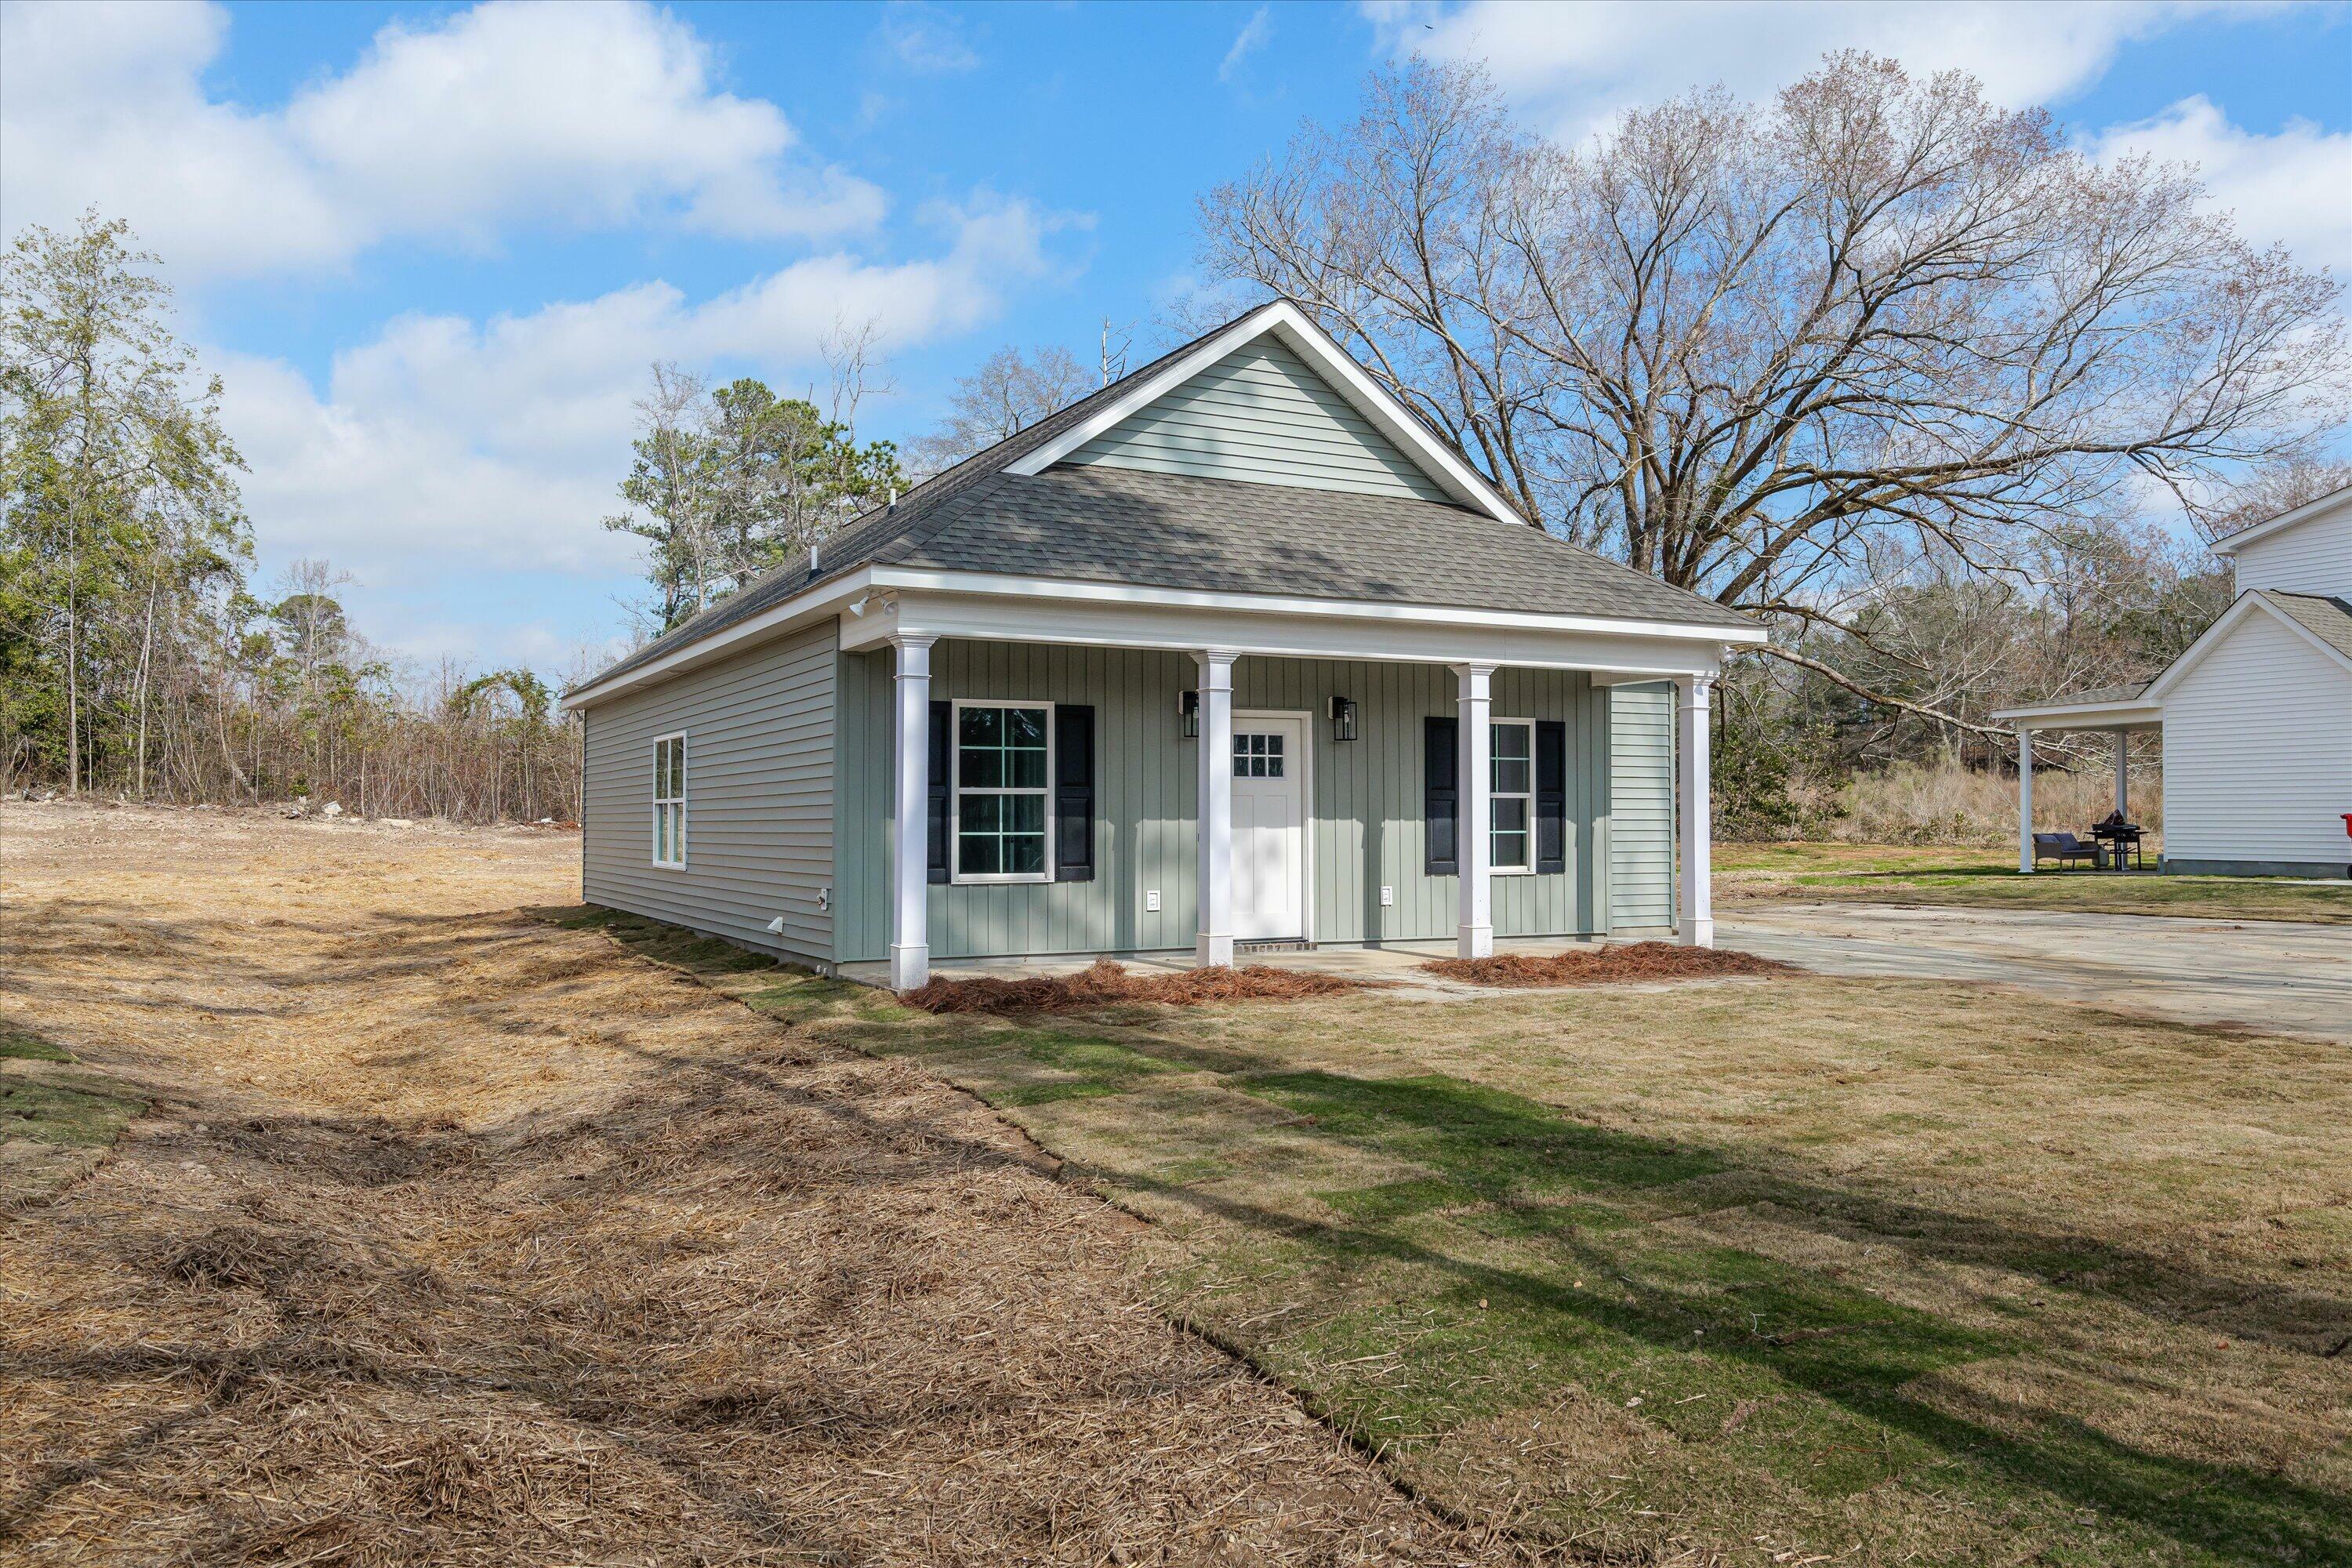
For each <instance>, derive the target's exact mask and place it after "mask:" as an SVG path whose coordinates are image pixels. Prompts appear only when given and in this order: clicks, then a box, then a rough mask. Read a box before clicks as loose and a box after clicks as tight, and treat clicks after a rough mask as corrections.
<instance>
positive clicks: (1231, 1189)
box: [596, 917, 2352, 1564]
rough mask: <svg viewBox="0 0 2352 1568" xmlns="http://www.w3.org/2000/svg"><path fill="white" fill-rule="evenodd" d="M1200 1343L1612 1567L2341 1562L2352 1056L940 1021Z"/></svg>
mask: <svg viewBox="0 0 2352 1568" xmlns="http://www.w3.org/2000/svg"><path fill="white" fill-rule="evenodd" d="M596 918H597V919H598V921H599V923H605V924H608V925H610V926H611V927H612V928H613V929H614V932H615V934H616V935H618V936H620V937H621V938H622V939H623V940H625V941H630V940H635V941H640V942H645V941H652V942H657V943H659V944H661V947H662V954H663V956H665V957H667V958H668V959H669V960H670V961H672V962H676V963H684V964H686V965H687V966H688V967H689V968H694V969H697V970H698V971H702V972H704V973H706V975H707V977H708V978H709V979H710V980H711V982H712V983H713V984H718V985H719V986H720V987H721V988H723V989H725V990H727V991H729V992H730V993H732V994H736V995H738V996H740V997H741V998H742V999H743V1000H744V1001H745V1002H746V1003H747V1004H748V1005H751V1006H752V1007H754V1008H756V1009H758V1010H760V1011H762V1012H765V1013H768V1014H771V1015H772V1016H777V1017H780V1018H782V1019H784V1020H786V1021H788V1022H791V1023H793V1025H794V1026H796V1027H798V1028H800V1029H802V1030H803V1031H805V1032H808V1033H810V1034H812V1035H816V1036H819V1037H825V1038H829V1039H833V1040H836V1041H839V1042H841V1043H845V1044H848V1045H851V1046H854V1047H857V1048H860V1049H863V1050H866V1051H870V1052H874V1053H877V1054H880V1055H885V1056H892V1057H901V1058H908V1059H910V1060H914V1061H919V1062H920V1063H922V1064H923V1065H924V1066H926V1067H927V1068H930V1069H931V1070H933V1071H936V1072H938V1073H940V1074H941V1075H942V1076H944V1077H946V1078H948V1079H951V1080H953V1081H955V1082H957V1083H959V1084H961V1085H964V1086H965V1087H967V1088H969V1089H971V1090H972V1091H973V1092H975V1093H977V1094H979V1095H981V1096H982V1098H984V1099H986V1100H989V1101H990V1102H991V1103H992V1104H993V1105H995V1106H997V1107H999V1108H1000V1109H1001V1110H1003V1113H1004V1114H1006V1115H1007V1116H1009V1117H1011V1118H1012V1119H1013V1120H1014V1121H1017V1122H1019V1123H1020V1125H1022V1126H1023V1127H1024V1128H1025V1129H1026V1130H1028V1131H1030V1132H1031V1134H1032V1135H1034V1137H1035V1138H1037V1139H1038V1140H1039V1142H1042V1143H1043V1144H1045V1146H1046V1147H1047V1148H1048V1149H1050V1150H1052V1151H1054V1152H1055V1153H1057V1154H1059V1155H1061V1156H1062V1157H1064V1158H1065V1159H1066V1161H1067V1162H1069V1163H1068V1165H1067V1166H1066V1179H1068V1180H1071V1181H1075V1182H1080V1183H1084V1184H1089V1185H1091V1186H1093V1187H1094V1188H1096V1189H1097V1190H1098V1191H1100V1192H1101V1193H1103V1194H1105V1195H1106V1196H1108V1197H1109V1198H1111V1199H1112V1200H1114V1201H1116V1202H1118V1203H1120V1204H1122V1205H1126V1206H1128V1207H1129V1208H1131V1209H1133V1210H1134V1211H1135V1212H1137V1213H1138V1214H1140V1215H1145V1216H1147V1217H1148V1218H1150V1219H1151V1220H1153V1221H1155V1222H1156V1223H1155V1225H1154V1226H1153V1227H1152V1229H1151V1231H1150V1234H1149V1237H1148V1239H1147V1240H1146V1242H1145V1244H1144V1247H1143V1254H1142V1255H1143V1258H1144V1259H1145V1264H1144V1266H1145V1267H1147V1268H1149V1270H1150V1279H1149V1284H1150V1289H1152V1291H1153V1292H1154V1294H1155V1295H1156V1296H1157V1298H1158V1299H1159V1300H1160V1302H1161V1303H1162V1304H1163V1306H1164V1308H1165V1310H1166V1311H1167V1312H1168V1313H1169V1315H1170V1316H1171V1318H1172V1319H1174V1320H1176V1321H1181V1322H1182V1323H1185V1324H1187V1325H1189V1326H1192V1327H1193V1328H1195V1329H1196V1330H1198V1331H1200V1332H1202V1333H1204V1334H1206V1335H1208V1336H1210V1337H1211V1338H1213V1339H1214V1340H1216V1341H1217V1342H1220V1343H1223V1344H1225V1345H1227V1346H1229V1347H1231V1348H1232V1349H1234V1351H1235V1352H1238V1353H1240V1354H1242V1355H1244V1356H1245V1357H1247V1358H1249V1359H1250V1360H1251V1361H1252V1362H1254V1363H1256V1364H1257V1365H1259V1366H1260V1367H1262V1368H1264V1369H1265V1371H1266V1372H1267V1373H1269V1374H1270V1375H1272V1376H1275V1377H1276V1378H1279V1379H1280V1380H1282V1381H1283V1382H1284V1383H1286V1384H1289V1385H1290V1386H1291V1387H1293V1388H1295V1389H1297V1390H1298V1391H1299V1393H1300V1394H1301V1395H1302V1396H1303V1397H1304V1398H1305V1400H1306V1401H1307V1404H1308V1405H1310V1406H1311V1407H1312V1408H1314V1409H1315V1410H1316V1411H1318V1413H1319V1414H1320V1415H1323V1416H1324V1418H1325V1419H1327V1420H1328V1422H1330V1424H1331V1425H1332V1426H1335V1427H1336V1428H1337V1429H1338V1430H1339V1431H1340V1432H1342V1433H1344V1434H1345V1435H1346V1436H1348V1437H1349V1439H1350V1440H1352V1441H1354V1442H1356V1443H1358V1444H1360V1445H1361V1446H1362V1447H1364V1448H1365V1449H1366V1450H1367V1451H1369V1452H1370V1453H1372V1454H1374V1455H1376V1456H1377V1457H1378V1458H1379V1459H1380V1461H1381V1463H1382V1464H1383V1465H1384V1466H1386V1467H1387V1468H1389V1469H1390V1470H1391V1473H1392V1474H1393V1475H1395V1476H1396V1477H1397V1478H1398V1479H1399V1480H1400V1481H1401V1482H1402V1484H1404V1485H1406V1486H1408V1487H1410V1488H1411V1489H1413V1490H1414V1491H1415V1492H1416V1493H1418V1494H1419V1495H1422V1496H1423V1497H1425V1498H1427V1499H1428V1500H1430V1502H1431V1503H1432V1504H1433V1506H1435V1507H1437V1508H1439V1509H1440V1510H1444V1511H1445V1512H1447V1513H1449V1514H1451V1515H1454V1516H1455V1517H1459V1518H1463V1519H1467V1520H1475V1521H1486V1522H1490V1523H1492V1524H1494V1525H1495V1526H1496V1528H1499V1529H1502V1530H1506V1531H1511V1532H1514V1533H1516V1534H1517V1535H1519V1536H1521V1537H1523V1538H1525V1539H1527V1540H1528V1541H1530V1542H1543V1543H1548V1544H1551V1545H1556V1546H1560V1547H1563V1548H1568V1549H1570V1551H1571V1554H1573V1555H1578V1556H1580V1557H1582V1556H1590V1557H1591V1559H1592V1560H1594V1561H1611V1562H1617V1561H1623V1562H1643V1563H1651V1562H1655V1563H1670V1562H1684V1561H1690V1562H1708V1563H1714V1562H1722V1563H1758V1564H1764V1563H1800V1562H1813V1561H1822V1560H1824V1559H1834V1560H1835V1561H1836V1562H1838V1563H1950V1564H1961V1563H1968V1564H1976V1563H2073V1564H2103V1563H2179V1564H2186V1563H2346V1562H2352V1400H2347V1391H2352V1150H2347V1141H2346V1135H2345V1133H2344V1131H2343V1129H2344V1128H2345V1127H2347V1125H2352V1057H2347V1054H2346V1053H2345V1052H2343V1051H2342V1050H2341V1049H2340V1048H2339V1047H2332V1046H2324V1045H2319V1044H2315V1043H2308V1042H2299V1041H2293V1040H2284V1039H2267V1038H2261V1037H2249V1036H2247V1035H2244V1034H2230V1033H2224V1032H2221V1031H2215V1030H2207V1029H2200V1028H2194V1027H2188V1026H2174V1025H2167V1024H2159V1023H2153V1022H2148V1023H2142V1022H2137V1021H2132V1020H2126V1019H2120V1018H2117V1017H2116V1016H2111V1015H2103V1014H2095V1013H2092V1012H2089V1011H2087V1010H2082V1009H2074V1008H2069V1007H2067V1006H2064V1005H2060V1004H2056V1003H2053V1002H2049V1001H2047V1000H2041V999H2032V998H2025V997H2019V996H2011V995H2007V994H2003V993H2000V992H1994V991H1985V990H1978V989H1972V988H1969V987H1966V986H1960V985H1923V984H1916V983H1903V984H1896V983H1892V982H1878V981H1868V980H1842V979H1829V978H1822V977H1814V976H1801V977H1798V978H1794V979H1785V980H1769V981H1755V982H1739V983H1733V984H1712V985H1691V986H1684V987H1680V988H1674V989H1660V988H1655V987H1652V988H1628V989H1618V990H1593V991H1584V992H1578V993H1572V994H1559V993H1541V994H1526V993H1518V994H1497V995H1496V996H1494V997H1491V998H1480V999H1477V1000H1474V1001H1466V1002H1459V1003H1430V1002H1414V1001H1407V1000H1403V999H1399V998H1393V997H1384V996H1381V995H1378V994H1365V995H1359V996H1352V997H1343V998H1336V999H1324V1000H1317V1001H1311V1002H1302V1003H1292V1004H1282V1005H1239V1006H1222V1007H1217V1006H1213V1007H1201V1008H1192V1009H1171V1008H1151V1007H1120V1008H1113V1009H1104V1010H1099V1011H1097V1012H1094V1013H1090V1014H1086V1015H1072V1016H1061V1017H1057V1018H1053V1019H1034V1020H1025V1021H1005V1020H1001V1019H991V1018H986V1017H981V1016H969V1015H966V1016H952V1017H940V1018H934V1017H930V1016H925V1015H919V1014H915V1013H912V1012H909V1011H908V1010H907V1009H904V1008H901V1007H899V1006H898V1005H896V1004H895V1003H893V1002H891V1001H890V1000H889V999H888V998H887V997H885V996H882V995H880V994H876V993H873V992H869V991H863V990H860V989H857V988H856V987H851V986H846V985H843V984H838V983H834V982H827V981H822V980H814V979H809V978H804V977H799V976H795V975H793V974H790V973H787V972H784V971H782V970H778V969H774V968H754V967H746V966H745V965H744V964H743V963H742V955H740V953H736V952H733V950H730V949H724V948H722V947H720V946H719V944H715V943H709V944H697V943H693V942H681V941H680V940H679V939H678V938H677V937H676V936H675V935H663V934H661V928H657V927H654V926H652V925H651V924H650V922H643V921H627V920H619V921H614V920H607V919H604V918H603V917H596Z"/></svg>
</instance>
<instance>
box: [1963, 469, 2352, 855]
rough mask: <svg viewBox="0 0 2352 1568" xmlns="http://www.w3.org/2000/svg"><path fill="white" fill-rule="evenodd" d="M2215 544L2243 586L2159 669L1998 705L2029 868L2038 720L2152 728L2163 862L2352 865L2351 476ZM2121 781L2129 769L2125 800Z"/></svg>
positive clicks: (2071, 726)
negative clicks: (2066, 694) (2141, 679)
mask: <svg viewBox="0 0 2352 1568" xmlns="http://www.w3.org/2000/svg"><path fill="white" fill-rule="evenodd" d="M2213 549H2214V552H2215V553H2217V554H2220V555H2222V556H2226V557H2227V558H2229V560H2230V562H2231V565H2232V567H2233V568H2234V570H2235V572H2236V575H2237V588H2238V597H2237V599H2236V601H2235V602H2234V603H2233V604H2231V606H2230V608H2229V610H2228V612H2227V613H2225V614H2224V615H2223V616H2221V619H2220V620H2218V621H2216V622H2214V623H2213V625H2212V626H2211V627H2210V628H2209V629H2208V630H2207V631H2206V633H2205V635H2204V636H2203V637H2199V638H2198V639H2197V640H2196V642H2194V643H2193V644H2191V645H2190V646H2189V648H2188V650H2187V651H2186V652H2184V653H2182V654H2181V656H2180V657H2179V658H2177V659H2175V660H2173V661H2172V664H2171V666H2170V668H2167V669H2166V670H2165V671H2164V672H2163V673H2162V674H2160V675H2158V677H2157V678H2156V679H2153V680H2150V681H2147V682H2145V683H2144V684H2141V685H2138V686H2132V687H2124V688H2118V689H2110V690H2105V691H2092V692H2084V693H2082V694H2081V695H2079V696H2075V697H2071V698H2060V699H2057V700H2053V701H2050V702H2046V703H2041V704H2037V705H2035V706H2033V707H2031V708H2012V709H2008V710H2003V711H2001V712H1999V713H1996V714H1994V715H1993V717H1994V718H1995V719H1996V720H1998V721H2002V722H2006V723H2012V724H2015V725H2016V726H2017V736H2018V756H2019V760H2020V767H2019V784H2020V787H2019V834H2020V843H2019V847H2018V868H2019V869H2020V870H2021V871H2031V870H2032V869H2033V840H2032V831H2033V826H2032V817H2033V780H2032V757H2033V732H2034V731H2036V730H2112V731H2116V732H2117V735H2118V739H2119V741H2120V738H2121V737H2122V736H2124V735H2126V734H2128V733H2129V732H2130V731H2134V730H2151V729H2155V730H2161V731H2163V732H2164V867H2165V868H2166V869H2167V870H2170V871H2201V872H2219V873H2242V874H2249V875H2258V876H2259V875H2269V876H2302V877H2343V876H2347V875H2352V823H2347V818H2346V816H2345V814H2346V813H2347V812H2352V488H2347V489H2340V490H2336V491H2335V492H2334V493H2332V494H2329V495H2325V496H2322V497H2320V498H2319V499H2318V500H2315V501H2312V502H2309V503H2308V504H2306V505H2304V506H2300V507H2297V508H2295V509H2294V510H2293V511H2289V512H2284V513H2282V514H2280V515H2279V516H2277V517H2274V518H2272V519H2271V520H2270V521H2267V522H2261V523H2257V524H2255V525H2254V526H2253V527H2252V528H2249V529H2246V530H2245V531H2242V532H2240V533H2236V534H2233V535H2231V537H2229V538H2227V539H2224V540H2221V542H2218V543H2216V544H2215V545H2214V546H2213ZM2118 752H2119V753H2120V745H2119V747H2118ZM2123 788H2124V781H2123V775H2122V773H2121V772H2120V770H2119V771H2118V773H2117V777H2116V805H2117V807H2118V808H2119V809H2120V808H2122V806H2123V805H2124V799H2123Z"/></svg>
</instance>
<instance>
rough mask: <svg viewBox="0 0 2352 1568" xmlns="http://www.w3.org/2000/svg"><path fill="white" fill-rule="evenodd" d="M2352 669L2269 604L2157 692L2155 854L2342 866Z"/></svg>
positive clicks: (2351, 789)
mask: <svg viewBox="0 0 2352 1568" xmlns="http://www.w3.org/2000/svg"><path fill="white" fill-rule="evenodd" d="M2347 811H2352V672H2347V670H2346V669H2345V668H2344V667H2343V666H2342V665H2340V664H2337V663H2336V661H2335V660H2333V659H2331V658H2328V656H2327V655H2326V654H2325V653H2322V652H2321V651H2320V650H2319V649H2317V648H2315V647H2312V646H2311V643H2310V642H2309V641H2308V640H2307V639H2305V637H2303V636H2302V635H2301V634H2300V633H2298V632H2296V631H2294V629H2293V628H2291V627H2289V626H2285V625H2284V624H2282V623H2281V622H2280V621H2279V620H2278V619H2277V617H2275V616H2273V615H2271V614H2269V613H2268V612H2267V611H2257V612H2256V613H2254V614H2252V615H2250V616H2247V617H2246V618H2245V619H2244V620H2243V621H2242V622H2241V623H2239V625H2238V626H2235V627H2234V628H2232V629H2231V632H2230V633H2229V635H2228V636H2227V637H2224V638H2223V639H2222V641H2221V645H2220V646H2219V647H2215V648H2214V649H2213V650H2212V651H2211V652H2210V653H2208V654H2207V655H2206V656H2205V657H2204V658H2201V659H2200V660H2199V661H2198V662H2197V664H2196V665H2195V666H2194V667H2193V668H2191V669H2189V672H2188V674H2186V675H2185V676H2183V677H2182V678H2181V679H2180V682H2179V685H2177V686H2175V687H2173V688H2172V689H2171V690H2169V691H2168V692H2167V693H2165V697H2164V859H2165V864H2166V865H2167V866H2168V867H2178V866H2179V865H2180V864H2181V863H2182V862H2188V863H2190V864H2191V865H2204V866H2209V867H2214V866H2221V865H2229V866H2233V867H2237V868H2247V869H2252V868H2273V869H2278V870H2289V869H2293V868H2310V869H2311V870H2312V872H2313V873H2314V874H2318V875H2328V876H2341V875H2342V874H2343V873H2344V870H2345V868H2346V866H2347V863H2352V838H2347V837H2345V832H2344V817H2343V813H2345V812H2347Z"/></svg>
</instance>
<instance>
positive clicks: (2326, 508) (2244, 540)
mask: <svg viewBox="0 0 2352 1568" xmlns="http://www.w3.org/2000/svg"><path fill="white" fill-rule="evenodd" d="M2346 505H2352V485H2347V486H2346V487H2345V488H2344V489H2340V490H2330V491H2328V492H2327V493H2326V495H2324V496H2321V497H2319V498H2318V499H2317V500H2307V501H2305V502H2304V503H2303V504H2302V505H2301V506H2299V507H2296V508H2295V509H2294V510H2292V511H2283V512H2281V513H2279V514H2278V515H2277V516H2276V517H2273V518H2270V519H2267V520H2265V521H2262V522H2258V523H2256V524H2254V525H2253V526H2252V528H2242V529H2240V530H2238V531H2237V532H2235V533H2233V534H2231V535H2230V537H2228V538H2227V539H2217V540H2215V541H2214V542H2212V543H2211V544H2209V545H2207V546H2206V548H2207V549H2209V550H2210V551H2211V552H2213V553H2214V554H2216V555H2235V554H2236V553H2237V552H2238V546H2240V545H2242V544H2252V542H2254V541H2256V540H2257V539H2268V538H2269V537H2270V536H2271V535H2272V534H2273V533H2284V532H2285V531H2287V530H2288V529H2290V528H2294V527H2295V526H2297V525H2298V524H2301V523H2305V522H2309V521H2311V520H2312V519H2313V518H2315V517H2318V516H2321V515H2322V514H2324V513H2326V512H2330V511H2333V510H2336V508H2337V507H2339V506H2346Z"/></svg>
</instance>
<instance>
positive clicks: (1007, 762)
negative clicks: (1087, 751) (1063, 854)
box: [955, 702, 1054, 882]
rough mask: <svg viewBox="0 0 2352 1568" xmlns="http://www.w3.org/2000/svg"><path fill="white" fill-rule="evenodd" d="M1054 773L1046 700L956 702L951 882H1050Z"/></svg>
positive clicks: (1051, 729)
mask: <svg viewBox="0 0 2352 1568" xmlns="http://www.w3.org/2000/svg"><path fill="white" fill-rule="evenodd" d="M1053 777H1054V708H1053V704H1051V703H1049V702H1024V703H1013V702H958V703H957V704H956V706H955V879H956V880H957V881H959V882H1048V881H1051V880H1053V877H1054V868H1053V864H1052V862H1051V861H1050V860H1048V859H1047V858H1046V852H1045V822H1046V816H1047V811H1046V790H1047V786H1048V785H1049V784H1051V782H1052V780H1053Z"/></svg>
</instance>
